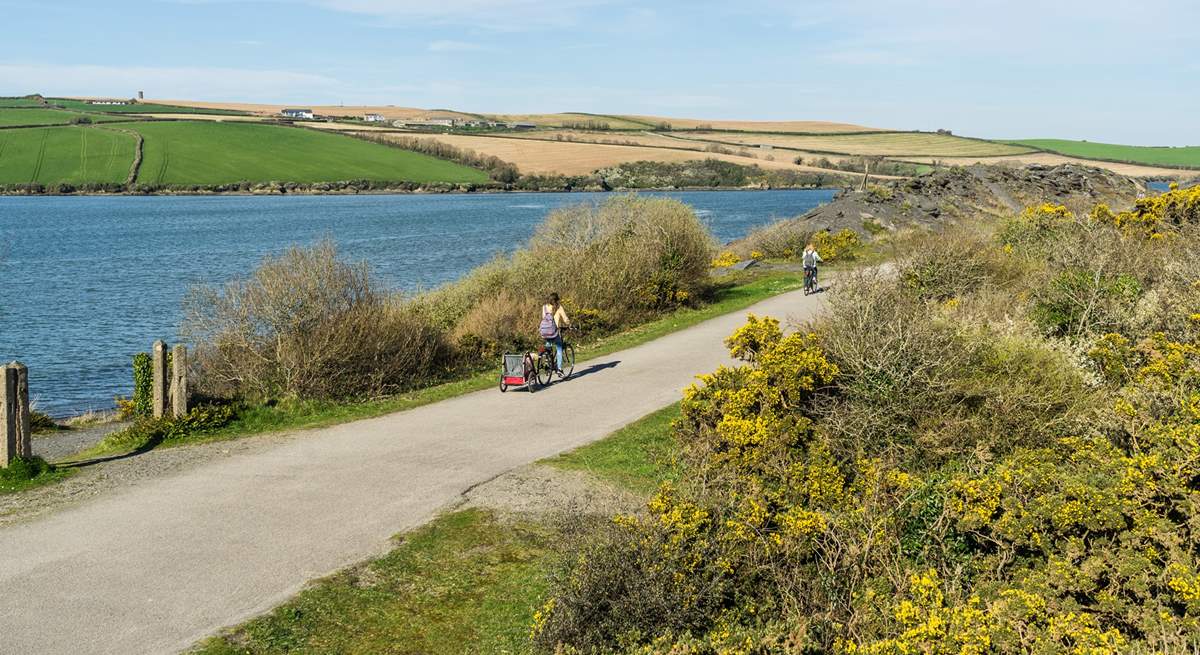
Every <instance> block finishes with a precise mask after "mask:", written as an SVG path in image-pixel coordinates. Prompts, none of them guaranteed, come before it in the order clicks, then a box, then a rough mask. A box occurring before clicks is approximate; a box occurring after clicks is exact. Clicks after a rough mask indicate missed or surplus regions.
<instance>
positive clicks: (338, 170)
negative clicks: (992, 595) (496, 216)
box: [129, 121, 488, 185]
mask: <svg viewBox="0 0 1200 655" xmlns="http://www.w3.org/2000/svg"><path fill="white" fill-rule="evenodd" d="M129 128H130V129H133V130H137V131H138V132H140V133H141V134H142V135H143V136H144V137H145V139H146V142H145V146H144V158H143V161H142V167H141V170H140V172H139V175H138V180H137V181H138V183H140V184H168V185H169V184H178V185H187V184H231V183H235V182H242V181H247V182H270V181H284V182H299V183H315V182H337V181H343V180H379V181H405V182H416V183H422V184H423V183H437V182H446V183H476V184H483V183H486V182H488V176H487V174H486V173H484V172H483V171H479V170H476V169H473V168H468V167H466V166H463V165H461V164H456V163H454V162H449V161H444V160H441V159H435V158H433V157H430V156H428V155H422V154H419V153H415V152H409V151H406V150H400V149H398V148H390V147H388V146H383V145H379V144H376V143H368V142H366V141H361V140H359V139H354V138H351V137H347V136H343V135H339V134H328V133H324V132H318V131H316V130H305V129H299V128H291V127H283V126H279V125H262V124H255V123H237V122H224V123H217V122H199V121H181V122H154V123H136V124H131V125H129Z"/></svg>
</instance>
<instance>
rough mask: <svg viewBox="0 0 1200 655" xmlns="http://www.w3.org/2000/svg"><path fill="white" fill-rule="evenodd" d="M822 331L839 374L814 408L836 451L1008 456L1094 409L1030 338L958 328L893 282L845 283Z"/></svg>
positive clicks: (1083, 388)
mask: <svg viewBox="0 0 1200 655" xmlns="http://www.w3.org/2000/svg"><path fill="white" fill-rule="evenodd" d="M842 284H843V286H844V287H845V290H844V291H843V293H842V294H841V296H840V297H839V299H838V302H835V303H831V305H830V308H829V312H828V313H827V315H826V316H825V317H824V318H822V319H820V320H819V322H818V323H817V325H816V328H815V329H816V331H817V333H818V334H819V335H820V342H821V346H822V348H823V349H824V350H825V352H826V353H827V355H828V356H829V359H830V360H831V361H832V362H834V363H835V364H837V366H838V368H839V370H840V376H839V379H838V387H839V393H838V395H837V396H836V397H831V398H829V400H828V402H825V403H819V404H818V407H817V410H816V411H817V413H818V414H819V415H820V416H821V420H822V422H823V424H824V425H825V426H826V430H827V433H828V434H829V435H830V436H831V441H832V443H833V445H834V447H835V449H837V450H838V451H839V453H841V454H844V455H849V454H850V453H856V452H863V451H866V452H868V453H872V454H875V455H888V456H890V458H893V461H904V460H907V459H908V458H909V457H910V453H919V454H920V457H921V459H922V463H923V464H926V465H928V464H936V463H938V462H941V461H944V460H945V459H948V458H951V457H954V456H961V455H964V454H971V453H977V452H985V453H1004V452H1008V451H1009V450H1011V449H1012V448H1014V447H1017V446H1020V445H1032V444H1037V443H1040V442H1041V441H1042V440H1044V439H1046V438H1049V437H1051V436H1054V435H1058V434H1061V433H1062V432H1064V431H1066V430H1067V428H1068V427H1069V426H1071V425H1072V424H1073V422H1075V421H1077V420H1078V419H1079V418H1080V417H1082V416H1084V415H1086V414H1087V412H1088V411H1090V409H1091V408H1092V407H1093V406H1094V404H1093V402H1092V400H1091V398H1092V396H1093V394H1092V392H1091V390H1090V389H1089V388H1088V386H1087V383H1086V379H1085V378H1084V376H1083V374H1082V372H1081V371H1080V370H1079V369H1078V367H1076V366H1075V365H1074V363H1073V362H1072V361H1071V360H1070V358H1069V357H1068V356H1067V355H1066V354H1065V353H1063V352H1061V351H1059V350H1056V349H1054V348H1053V347H1051V344H1048V343H1045V342H1041V341H1039V340H1037V339H1036V338H1035V337H1029V338H1026V337H1024V336H1022V335H1019V334H1010V335H998V334H996V333H995V332H993V331H992V330H991V329H989V328H988V327H987V326H984V325H971V324H966V323H963V322H962V321H961V320H951V319H950V318H949V317H946V316H944V315H942V313H941V312H940V311H938V310H936V309H934V308H933V307H931V305H930V304H929V303H927V302H924V301H922V300H921V299H920V298H919V297H917V296H915V295H914V294H912V293H911V292H910V291H909V290H908V289H906V288H905V287H904V286H903V283H898V282H897V281H895V280H892V279H889V278H887V277H884V276H882V275H878V274H874V273H865V274H860V275H857V276H849V277H848V279H846V280H845V281H844V282H843V283H842Z"/></svg>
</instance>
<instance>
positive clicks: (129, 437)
mask: <svg viewBox="0 0 1200 655" xmlns="http://www.w3.org/2000/svg"><path fill="white" fill-rule="evenodd" d="M235 415H236V411H235V409H234V407H233V406H231V405H200V406H198V407H194V408H192V410H191V411H189V412H188V413H187V414H185V415H184V416H182V417H179V418H175V417H173V416H164V417H162V418H153V417H138V418H137V419H136V420H135V421H134V422H133V425H130V426H129V427H127V428H125V429H123V430H119V431H117V432H114V433H112V434H110V435H108V436H107V437H105V438H104V440H103V441H102V442H101V444H100V445H101V446H102V447H103V448H105V449H122V448H128V449H139V448H146V447H150V446H155V445H158V444H160V443H163V442H168V441H181V440H185V439H187V438H189V437H194V436H199V435H202V434H204V433H206V432H211V431H213V430H216V429H218V428H221V427H224V426H225V425H228V424H229V422H230V421H232V420H233V418H234V416H235Z"/></svg>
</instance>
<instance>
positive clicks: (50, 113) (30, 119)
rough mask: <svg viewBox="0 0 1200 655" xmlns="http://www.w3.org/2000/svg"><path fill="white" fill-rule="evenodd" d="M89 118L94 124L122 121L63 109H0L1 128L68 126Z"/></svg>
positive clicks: (118, 118) (116, 117)
mask: <svg viewBox="0 0 1200 655" xmlns="http://www.w3.org/2000/svg"><path fill="white" fill-rule="evenodd" d="M81 118H87V119H88V120H90V121H92V122H93V123H104V122H108V121H118V120H121V118H120V117H119V116H101V115H98V114H82V113H79V112H75V111H64V110H62V109H10V108H0V127H14V126H37V125H67V124H69V123H70V122H71V121H72V120H75V119H81Z"/></svg>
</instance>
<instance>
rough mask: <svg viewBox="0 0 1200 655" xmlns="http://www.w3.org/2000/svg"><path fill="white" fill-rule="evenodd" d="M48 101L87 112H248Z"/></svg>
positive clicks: (152, 105)
mask: <svg viewBox="0 0 1200 655" xmlns="http://www.w3.org/2000/svg"><path fill="white" fill-rule="evenodd" d="M46 102H48V103H49V104H52V105H54V106H56V107H62V108H64V109H73V110H75V111H85V112H104V113H113V114H212V115H220V116H245V115H246V112H241V111H234V110H231V109H202V108H198V107H179V106H176V105H157V104H154V103H147V102H138V103H134V104H130V105H93V104H91V103H90V102H87V101H86V100H68V99H67V98H47V99H46Z"/></svg>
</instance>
